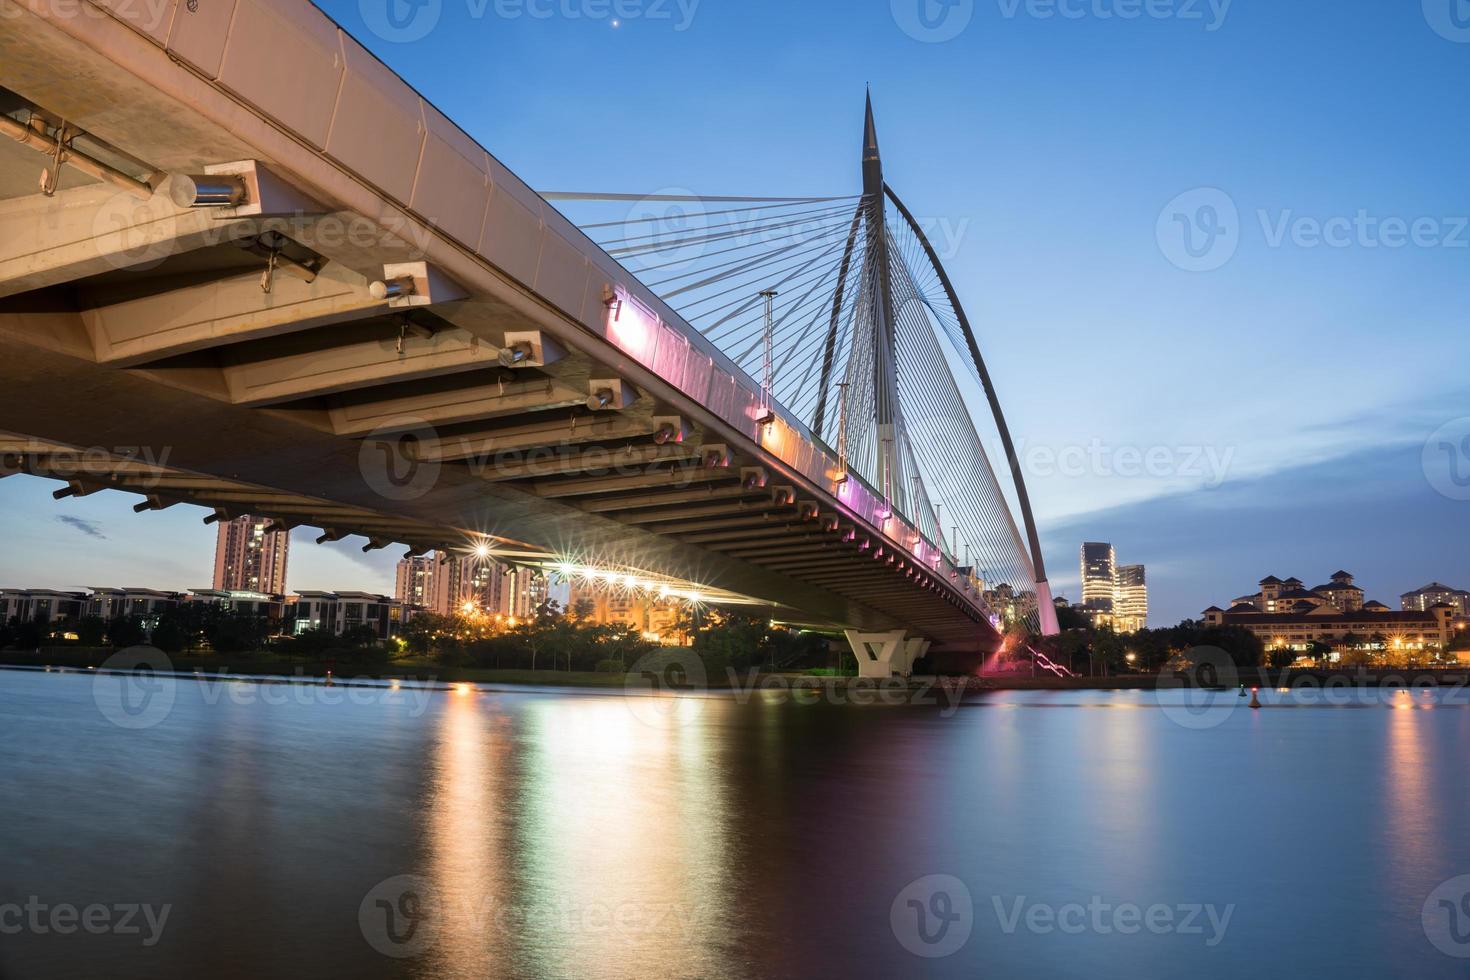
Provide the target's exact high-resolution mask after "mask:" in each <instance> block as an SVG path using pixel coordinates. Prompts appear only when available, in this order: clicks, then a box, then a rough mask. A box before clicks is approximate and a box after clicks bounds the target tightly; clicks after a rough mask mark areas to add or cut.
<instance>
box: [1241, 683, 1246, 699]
mask: <svg viewBox="0 0 1470 980" xmlns="http://www.w3.org/2000/svg"><path fill="white" fill-rule="evenodd" d="M1240 696H1241V697H1245V682H1244V681H1241V682H1240Z"/></svg>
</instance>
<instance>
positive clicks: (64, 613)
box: [0, 589, 87, 623]
mask: <svg viewBox="0 0 1470 980" xmlns="http://www.w3.org/2000/svg"><path fill="white" fill-rule="evenodd" d="M86 601H87V593H85V592H61V591H57V590H56V589H0V613H3V615H4V619H5V621H6V622H9V621H10V620H11V619H12V618H14V619H18V620H20V621H21V622H30V621H32V620H38V619H39V620H45V621H46V622H51V623H55V622H60V621H61V620H64V619H80V618H81V617H82V615H83V614H84V608H85V605H86Z"/></svg>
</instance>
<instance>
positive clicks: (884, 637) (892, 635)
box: [843, 630, 930, 678]
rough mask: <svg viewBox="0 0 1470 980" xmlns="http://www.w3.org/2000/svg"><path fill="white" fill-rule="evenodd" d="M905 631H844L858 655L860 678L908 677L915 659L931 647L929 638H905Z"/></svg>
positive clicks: (853, 650) (854, 653)
mask: <svg viewBox="0 0 1470 980" xmlns="http://www.w3.org/2000/svg"><path fill="white" fill-rule="evenodd" d="M905 632H906V631H904V630H889V631H887V632H885V633H863V632H860V631H859V630H844V631H843V633H844V634H845V635H846V636H847V642H848V645H849V646H851V647H852V653H853V656H855V657H856V658H857V665H858V676H859V677H883V678H887V677H893V676H894V675H897V676H899V677H907V676H909V674H910V673H911V672H912V670H913V667H914V661H915V660H917V659H918V658H919V657H922V656H923V655H924V653H925V652H926V651H927V650H928V649H929V642H930V641H928V640H925V639H921V638H914V639H905V638H904V634H905Z"/></svg>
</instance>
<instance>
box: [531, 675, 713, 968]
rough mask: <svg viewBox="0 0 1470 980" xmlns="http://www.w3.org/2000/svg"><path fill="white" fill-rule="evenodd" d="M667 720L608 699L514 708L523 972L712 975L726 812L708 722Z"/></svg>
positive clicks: (677, 716) (669, 716) (674, 715)
mask: <svg viewBox="0 0 1470 980" xmlns="http://www.w3.org/2000/svg"><path fill="white" fill-rule="evenodd" d="M681 718H682V714H681V713H680V712H667V713H660V714H657V715H649V714H642V713H638V712H635V711H633V710H630V707H629V705H628V704H626V703H625V702H624V700H623V699H621V698H606V699H586V698H578V699H573V700H560V699H553V698H547V699H540V700H537V701H535V702H534V703H533V704H530V705H528V706H527V707H526V710H525V712H524V715H523V726H524V734H523V738H524V742H523V747H522V750H523V758H524V761H523V768H522V783H523V785H522V794H521V797H520V799H519V801H518V804H517V812H516V818H517V819H516V827H517V841H516V845H515V853H516V855H517V856H518V859H519V864H518V868H517V876H516V877H517V881H518V883H519V886H520V891H519V896H518V897H519V906H518V910H517V911H518V918H519V922H520V929H521V938H522V941H523V953H524V959H523V960H522V963H521V965H522V966H523V967H524V968H525V970H526V971H527V975H532V976H591V975H606V973H607V971H608V970H609V968H610V967H611V966H612V965H616V969H617V973H618V975H629V976H659V975H683V974H687V973H689V972H690V971H693V972H694V974H695V975H702V976H717V975H721V974H722V973H723V972H724V964H723V962H722V956H721V947H722V944H721V943H720V942H719V941H718V940H719V939H720V937H721V934H722V931H723V929H724V926H723V924H722V923H723V917H722V915H721V912H722V909H723V907H724V906H725V904H726V899H727V896H725V895H723V894H722V893H721V887H722V884H723V883H725V882H727V880H728V877H729V867H728V855H727V851H726V840H725V836H726V834H727V833H728V821H729V818H730V814H729V812H728V807H727V805H726V803H725V800H724V798H723V793H722V789H721V786H720V783H719V779H720V775H719V765H718V760H717V759H716V758H715V757H714V750H713V745H712V741H711V737H710V736H711V732H710V730H709V729H708V728H707V727H705V726H692V725H687V724H683V723H682V721H681ZM712 940H713V941H712Z"/></svg>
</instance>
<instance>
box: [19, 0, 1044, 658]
mask: <svg viewBox="0 0 1470 980" xmlns="http://www.w3.org/2000/svg"><path fill="white" fill-rule="evenodd" d="M861 150H862V154H861V186H860V188H855V189H856V190H857V191H858V192H857V193H854V194H851V195H850V196H832V197H810V196H807V197H788V198H772V197H749V196H740V195H720V196H696V195H688V194H679V193H666V194H655V195H645V194H641V193H632V194H625V193H606V192H566V191H562V192H548V193H546V194H538V193H536V192H534V191H533V190H531V189H530V187H528V186H527V185H526V184H525V183H524V182H523V181H521V180H520V179H519V178H518V177H516V176H515V175H514V174H512V173H511V172H510V171H509V170H507V169H506V168H505V167H504V166H503V165H502V164H500V162H499V161H497V160H496V159H495V157H494V156H492V155H491V154H490V152H489V151H488V150H486V149H485V148H484V147H482V146H481V145H480V144H479V143H477V142H476V141H475V140H474V139H473V138H471V137H470V136H469V135H468V134H466V133H465V132H464V131H463V130H461V129H460V128H459V127H458V126H456V125H455V124H454V122H453V121H451V120H450V119H448V118H447V117H446V116H444V115H443V114H442V113H441V112H439V111H438V110H437V109H436V108H435V107H434V106H433V105H431V104H430V103H429V102H428V101H427V100H425V99H423V98H422V97H421V96H420V95H419V94H418V93H417V92H415V91H414V90H413V89H412V88H411V87H410V86H408V85H407V84H406V83H405V82H404V81H403V80H402V79H400V78H399V77H398V76H397V75H395V74H394V73H393V72H392V71H391V70H390V69H389V68H388V67H387V66H385V65H384V64H383V63H382V62H380V61H379V60H378V59H376V58H375V57H374V56H373V55H371V54H370V53H369V52H368V51H367V50H366V49H365V48H363V47H362V46H361V45H359V44H358V43H357V42H356V41H355V40H353V38H352V37H351V36H349V35H348V34H347V33H346V32H345V31H343V30H342V29H341V28H340V27H339V26H338V25H336V24H335V23H334V22H332V21H331V20H330V19H329V18H327V17H326V16H325V15H324V14H323V13H321V12H320V11H319V10H317V9H316V8H314V7H312V6H310V5H308V4H305V3H302V2H299V0H213V2H204V3H201V2H198V0H160V2H159V3H150V4H137V3H131V2H129V0H83V2H78V3H68V4H64V3H58V2H54V0H0V430H3V431H0V476H5V475H10V474H14V473H29V474H32V475H37V476H43V477H50V478H53V479H56V480H58V481H61V483H62V485H61V486H60V487H59V488H58V489H57V490H56V494H57V496H58V497H60V496H69V495H86V494H90V493H96V492H100V491H103V490H113V491H120V492H125V493H130V494H134V495H136V496H137V497H138V500H137V503H136V506H135V509H137V510H139V511H147V510H153V509H159V508H164V507H169V506H174V505H176V504H180V503H187V504H195V505H199V506H202V507H204V508H206V509H207V511H208V513H207V514H206V515H205V517H204V519H205V521H206V522H208V521H215V520H221V519H227V518H229V517H231V516H236V515H239V514H246V513H248V514H255V515H261V516H265V517H269V518H271V519H273V520H274V521H275V522H276V524H277V526H279V527H282V528H293V527H298V526H301V527H310V528H317V529H319V530H320V532H321V533H320V537H319V539H318V540H320V541H331V540H338V539H342V538H346V537H350V536H360V538H361V539H362V541H363V548H364V550H371V549H376V548H384V547H388V546H390V545H394V544H399V545H403V546H405V547H406V548H407V549H408V553H409V554H423V553H426V552H429V551H432V550H444V551H451V552H452V551H456V550H458V551H465V550H470V551H475V552H478V553H480V554H490V555H493V556H494V557H496V558H497V559H498V560H501V561H505V562H509V563H512V564H517V565H524V566H530V567H533V568H539V569H542V570H544V571H545V573H546V574H548V575H576V574H602V575H606V576H620V577H621V580H622V581H625V582H627V583H629V584H630V586H631V587H635V588H649V589H653V588H658V589H659V590H660V591H661V592H664V593H669V592H672V593H674V594H676V595H681V596H684V597H686V598H687V599H688V600H689V601H696V602H697V601H711V602H716V601H742V602H755V603H759V604H762V605H764V606H768V607H769V608H770V610H771V616H772V618H773V619H778V620H781V621H785V622H789V623H795V624H802V625H812V626H818V627H824V628H839V629H843V630H845V631H847V635H848V638H849V640H850V641H851V642H852V644H853V646H854V649H855V650H856V651H857V653H858V659H859V662H860V666H861V668H862V670H863V672H864V673H867V674H875V675H884V676H886V675H887V674H889V673H891V672H899V673H906V672H907V671H908V669H909V668H910V666H911V664H912V662H913V660H914V659H916V658H917V657H919V656H923V655H924V654H925V653H926V652H927V653H928V654H929V655H930V658H931V661H932V662H934V663H936V664H937V663H950V664H963V663H970V662H973V660H974V658H976V657H978V656H983V655H986V654H988V653H990V652H993V651H994V650H996V649H997V648H998V647H999V646H1000V645H1001V644H1002V643H1003V642H1004V637H1005V635H1006V634H1007V633H1008V632H1020V631H1026V632H1029V633H1032V634H1034V633H1042V634H1046V633H1052V632H1055V629H1056V623H1055V614H1054V610H1053V607H1052V602H1051V596H1050V592H1049V589H1048V586H1047V581H1046V573H1045V570H1044V565H1043V562H1042V555H1041V550H1040V547H1039V544H1038V540H1037V534H1036V528H1035V522H1034V520H1033V518H1032V514H1031V509H1030V505H1029V502H1028V500H1027V496H1026V488H1025V483H1024V480H1023V479H1022V474H1021V472H1020V468H1019V466H1018V464H1017V461H1016V456H1015V452H1014V448H1013V445H1012V442H1011V437H1010V434H1009V431H1008V429H1007V427H1006V422H1005V419H1004V416H1003V414H1002V412H1001V407H1000V404H999V402H998V400H997V398H996V394H995V390H994V386H993V385H992V384H991V379H990V375H989V373H988V371H987V367H986V364H985V362H984V360H983V358H982V356H981V349H980V345H979V343H978V341H977V339H976V334H975V332H974V330H973V329H972V327H971V324H970V322H969V320H968V318H967V317H966V315H965V312H964V310H963V308H962V307H961V305H960V302H959V299H958V297H957V294H956V291H955V288H954V285H953V283H952V282H951V281H950V279H949V277H948V275H947V274H946V272H945V270H944V268H943V265H942V263H941V260H940V256H939V255H938V253H937V252H936V249H935V248H934V245H933V243H932V242H931V241H930V239H929V237H928V236H927V235H926V232H925V230H924V228H923V224H922V222H920V221H918V220H916V219H915V217H914V215H913V214H912V213H911V212H910V210H909V209H908V208H907V207H906V206H905V205H904V203H903V201H902V200H901V198H900V197H899V196H898V194H897V193H896V192H895V191H894V189H893V188H892V187H890V186H889V185H888V184H887V183H886V182H885V181H884V178H883V166H882V158H881V154H880V151H879V142H878V135H877V128H876V125H875V122H874V117H873V111H872V106H871V103H870V104H869V105H868V107H867V111H866V116H865V120H864V130H863V138H862V142H861ZM556 205H560V208H561V209H559V208H558V206H556ZM608 209H611V212H609V210H608ZM630 209H631V210H630ZM564 212H565V213H564ZM609 213H612V214H613V216H614V217H613V220H608V218H607V216H608V214H609ZM579 214H580V215H582V217H581V218H580V219H579V220H576V221H574V220H573V217H571V216H569V215H573V216H574V215H579ZM618 216H621V219H620V220H619V218H618ZM992 456H996V457H997V458H998V459H999V461H1000V465H999V466H998V467H997V466H993V465H992V462H991V459H992Z"/></svg>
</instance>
